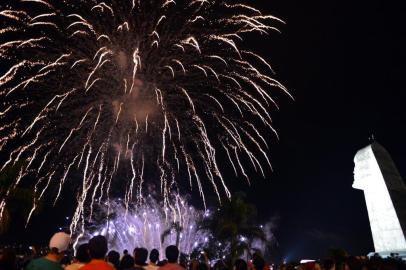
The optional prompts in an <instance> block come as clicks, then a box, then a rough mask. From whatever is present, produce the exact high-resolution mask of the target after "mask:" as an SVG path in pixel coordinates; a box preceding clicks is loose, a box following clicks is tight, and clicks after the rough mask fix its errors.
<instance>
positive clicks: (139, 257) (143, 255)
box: [134, 248, 148, 269]
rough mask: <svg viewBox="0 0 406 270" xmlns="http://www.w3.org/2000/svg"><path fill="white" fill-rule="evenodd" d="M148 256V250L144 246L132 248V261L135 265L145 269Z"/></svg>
mask: <svg viewBox="0 0 406 270" xmlns="http://www.w3.org/2000/svg"><path fill="white" fill-rule="evenodd" d="M147 258H148V250H147V249H145V248H135V249H134V261H135V267H139V268H142V269H146V266H147V265H148V264H147Z"/></svg>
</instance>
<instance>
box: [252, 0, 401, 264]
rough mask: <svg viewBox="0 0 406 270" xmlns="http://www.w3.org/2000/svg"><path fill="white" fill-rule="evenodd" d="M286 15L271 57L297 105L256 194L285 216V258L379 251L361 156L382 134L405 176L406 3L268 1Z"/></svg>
mask: <svg viewBox="0 0 406 270" xmlns="http://www.w3.org/2000/svg"><path fill="white" fill-rule="evenodd" d="M261 2H262V3H263V4H262V6H263V8H264V9H265V10H269V11H270V12H271V13H273V14H275V15H277V16H279V17H280V18H282V19H284V20H285V21H286V22H287V24H286V25H285V26H284V27H282V30H283V34H282V35H279V36H276V38H274V37H273V41H272V45H271V46H269V55H270V59H271V60H272V63H273V65H274V68H275V70H276V71H277V77H278V78H279V79H280V80H281V81H282V82H283V83H284V84H285V86H287V87H288V89H290V91H291V93H292V94H293V95H294V97H295V101H294V102H290V101H289V100H286V101H282V103H281V110H280V111H279V112H278V113H277V114H276V115H275V126H276V128H277V130H278V131H279V135H280V141H279V142H278V143H277V144H274V149H273V151H272V157H273V164H274V174H273V175H272V176H271V177H270V179H269V180H268V181H265V182H263V181H258V182H257V183H255V184H254V185H253V186H252V187H251V189H250V190H249V195H250V198H251V200H252V201H253V202H255V203H256V204H257V205H258V207H259V209H260V210H261V212H262V213H263V214H264V215H269V216H272V215H278V216H279V217H280V220H279V225H278V230H277V231H276V237H277V239H278V242H279V244H280V249H281V253H282V254H283V256H284V257H285V258H288V259H293V258H304V257H310V258H317V257H321V256H323V255H324V254H325V253H326V251H327V249H328V248H329V247H342V248H345V249H346V250H348V251H349V252H350V253H352V254H354V255H364V254H366V253H368V252H370V251H373V243H372V236H371V232H370V228H369V222H368V216H367V210H366V205H365V201H364V197H363V193H362V191H359V190H355V189H352V187H351V185H352V182H353V168H354V164H353V157H354V155H355V153H356V151H357V150H358V149H360V148H362V147H364V146H366V145H367V144H368V143H369V140H368V138H369V137H370V136H371V134H374V136H375V138H376V140H377V141H378V142H380V143H381V144H382V145H383V146H384V147H385V148H386V149H387V150H388V151H389V153H390V154H391V155H392V158H393V159H394V161H395V163H396V165H397V166H398V169H399V170H400V173H401V174H402V175H403V176H405V175H406V143H405V138H406V128H405V123H406V111H405V110H404V100H405V94H404V87H405V82H406V76H405V72H406V61H405V60H406V27H405V26H406V19H405V18H406V17H405V16H404V14H406V13H405V12H406V10H405V8H404V7H403V6H402V5H401V4H400V1H377V0H368V1H364V0H362V1H342V0H330V1H303V0H273V1H261Z"/></svg>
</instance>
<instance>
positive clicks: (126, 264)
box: [120, 253, 135, 270]
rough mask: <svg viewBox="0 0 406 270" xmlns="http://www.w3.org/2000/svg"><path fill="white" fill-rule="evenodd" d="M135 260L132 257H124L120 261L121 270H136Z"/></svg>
mask: <svg viewBox="0 0 406 270" xmlns="http://www.w3.org/2000/svg"><path fill="white" fill-rule="evenodd" d="M134 263H135V261H134V258H133V257H132V256H131V255H128V253H127V255H124V256H123V258H121V261H120V270H128V269H134Z"/></svg>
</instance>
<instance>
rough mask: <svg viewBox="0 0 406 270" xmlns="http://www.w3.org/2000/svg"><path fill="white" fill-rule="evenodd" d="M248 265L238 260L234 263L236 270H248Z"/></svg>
mask: <svg viewBox="0 0 406 270" xmlns="http://www.w3.org/2000/svg"><path fill="white" fill-rule="evenodd" d="M247 269H248V265H247V263H246V262H245V261H244V260H243V259H237V260H235V262H234V270H247Z"/></svg>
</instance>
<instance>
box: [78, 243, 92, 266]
mask: <svg viewBox="0 0 406 270" xmlns="http://www.w3.org/2000/svg"><path fill="white" fill-rule="evenodd" d="M75 258H76V260H77V261H78V262H80V263H88V262H89V261H90V255H89V244H88V243H85V244H81V245H80V246H79V247H78V249H77V250H76V255H75Z"/></svg>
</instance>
